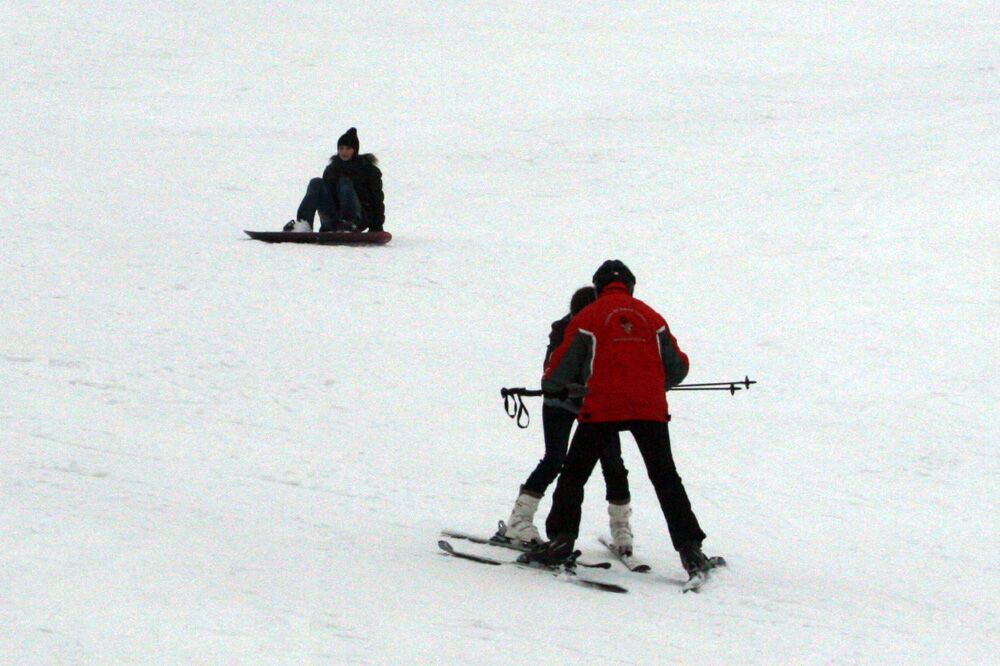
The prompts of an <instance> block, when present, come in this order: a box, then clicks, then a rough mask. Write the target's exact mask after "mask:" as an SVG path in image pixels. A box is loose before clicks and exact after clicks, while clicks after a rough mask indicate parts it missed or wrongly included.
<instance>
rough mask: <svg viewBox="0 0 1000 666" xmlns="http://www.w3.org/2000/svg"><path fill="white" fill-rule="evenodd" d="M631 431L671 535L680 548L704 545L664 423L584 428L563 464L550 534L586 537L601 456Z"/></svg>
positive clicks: (579, 429) (554, 496)
mask: <svg viewBox="0 0 1000 666" xmlns="http://www.w3.org/2000/svg"><path fill="white" fill-rule="evenodd" d="M623 430H627V431H629V432H631V433H632V436H633V437H635V442H636V444H638V446H639V452H640V453H641V454H642V460H643V462H645V464H646V473H647V474H648V475H649V480H650V481H652V482H653V489H654V490H655V491H656V497H657V499H658V500H659V502H660V508H661V509H662V510H663V517H664V518H666V520H667V529H669V530H670V540H671V541H672V542H673V545H674V549H675V550H680V548H681V546H683V545H684V544H685V543H687V542H689V541H696V542H698V543H701V541H702V540H703V539H704V538H705V533H704V532H702V531H701V526H700V525H699V524H698V518H697V517H695V515H694V511H692V509H691V502H690V501H689V500H688V496H687V492H686V491H685V490H684V483H683V482H682V481H681V477H680V475H678V474H677V468H676V467H674V457H673V454H672V453H671V452H670V432H669V430H668V429H667V424H666V423H661V422H659V421H611V422H607V423H581V424H580V425H579V426H578V427H577V429H576V434H575V435H574V436H573V442H572V443H571V444H570V446H569V453H567V454H566V460H565V462H563V468H562V473H561V474H560V475H559V481H558V483H556V490H555V492H554V493H553V494H552V511H550V512H549V517H548V519H547V520H546V521H545V531H546V533H547V534H548V536H549V538H550V539H553V538H555V537H556V535H558V534H568V535H570V536H572V537H573V538H574V539H576V538H577V537H578V536H579V534H580V509H581V507H582V506H583V487H584V485H586V483H587V479H588V478H590V473H591V472H593V471H594V465H596V464H597V460H598V458H600V456H601V453H603V452H604V450H605V449H606V448H607V447H608V446H609V445H610V443H611V442H612V441H613V440H614V439H615V438H617V437H618V433H619V432H621V431H623Z"/></svg>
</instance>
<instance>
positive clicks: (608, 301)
mask: <svg viewBox="0 0 1000 666" xmlns="http://www.w3.org/2000/svg"><path fill="white" fill-rule="evenodd" d="M593 282H594V288H595V289H596V291H597V300H596V301H595V302H594V303H593V304H592V305H590V306H588V307H587V308H585V309H584V310H583V311H582V312H580V314H579V315H577V316H576V317H575V318H574V319H573V320H572V321H571V322H570V323H569V326H568V327H567V330H566V335H565V338H564V339H563V341H562V344H560V346H559V348H558V349H557V350H556V351H555V353H554V354H553V355H552V358H551V359H550V361H549V365H548V367H547V368H546V370H545V375H544V377H543V379H542V388H543V389H544V390H545V391H546V392H547V393H559V392H562V391H567V390H568V389H569V388H570V387H571V386H572V385H573V384H582V385H584V387H585V388H584V389H583V390H582V391H581V392H582V393H584V397H583V404H582V406H581V408H580V414H579V417H578V419H579V421H580V424H579V425H578V426H577V429H576V434H575V435H574V436H573V441H572V443H571V444H570V448H569V452H568V453H567V455H566V460H565V462H564V463H563V469H562V473H561V474H560V475H559V481H558V482H557V484H556V489H555V492H554V493H553V497H552V510H551V512H550V513H549V516H548V520H546V523H545V529H546V532H547V534H548V537H549V538H550V539H551V540H550V541H548V542H547V543H545V544H544V545H542V546H541V547H539V548H538V549H536V550H535V551H534V552H533V553H531V554H530V555H531V557H532V558H533V559H535V560H537V561H539V562H543V563H546V564H553V563H558V562H560V561H563V560H564V559H565V558H566V557H567V556H569V555H570V554H571V553H572V552H573V546H574V542H575V541H576V538H577V536H578V534H579V528H580V508H581V505H582V504H583V487H584V484H585V483H586V481H587V478H588V477H589V476H590V473H591V472H592V471H593V469H594V465H595V464H596V463H597V459H598V458H599V457H600V454H601V452H602V451H604V449H605V448H607V447H608V446H609V445H610V443H611V442H612V441H613V438H614V436H615V434H616V433H618V432H620V431H622V430H628V431H629V432H631V433H632V435H633V437H635V440H636V444H638V446H639V451H640V453H641V454H642V458H643V462H645V464H646V471H647V473H648V474H649V478H650V480H651V481H652V483H653V488H654V489H655V491H656V496H657V499H658V500H659V503H660V508H661V509H662V511H663V515H664V517H665V518H666V521H667V527H668V529H669V531H670V539H671V541H672V542H673V546H674V548H675V550H677V552H678V554H679V555H680V559H681V564H682V565H683V567H684V569H685V570H686V571H687V572H688V573H689V574H691V575H692V576H693V575H694V574H695V573H698V572H701V571H704V570H707V568H708V567H709V566H710V564H709V562H708V558H706V557H705V555H704V553H703V552H702V550H701V544H702V541H703V540H704V538H705V533H704V532H703V531H702V529H701V526H700V525H699V524H698V519H697V517H695V514H694V511H693V510H692V509H691V502H690V501H689V500H688V496H687V492H686V491H685V490H684V484H683V483H682V481H681V477H680V476H679V475H678V474H677V469H676V468H675V466H674V460H673V456H672V454H671V452H670V434H669V432H668V430H667V421H669V418H670V417H669V415H668V408H667V400H666V394H665V390H666V389H667V388H669V387H671V386H674V385H676V384H678V383H680V382H681V381H682V380H683V379H684V377H686V376H687V373H688V367H689V366H688V358H687V355H685V354H684V352H682V351H681V350H680V347H678V345H677V340H676V338H674V336H673V335H672V334H671V333H670V328H669V327H668V326H667V322H666V321H665V320H664V319H663V317H662V316H660V314H659V313H657V312H656V311H655V310H653V309H652V308H651V307H649V306H648V305H646V304H645V303H643V302H642V301H640V300H639V299H637V298H635V297H633V296H632V292H633V290H634V288H635V276H634V275H633V274H632V271H630V270H629V268H628V267H627V266H626V265H625V264H624V263H622V262H621V261H618V260H617V259H614V260H608V261H605V262H604V263H603V264H601V266H600V268H598V269H597V272H596V273H594V277H593Z"/></svg>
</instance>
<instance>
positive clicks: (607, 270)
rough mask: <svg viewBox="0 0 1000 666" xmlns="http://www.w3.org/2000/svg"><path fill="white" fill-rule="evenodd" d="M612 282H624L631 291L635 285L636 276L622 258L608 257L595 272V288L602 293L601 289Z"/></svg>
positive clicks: (598, 292)
mask: <svg viewBox="0 0 1000 666" xmlns="http://www.w3.org/2000/svg"><path fill="white" fill-rule="evenodd" d="M612 282H623V283H625V286H626V287H628V288H629V291H631V290H632V288H633V287H634V286H635V276H634V275H632V271H630V270H629V269H628V266H626V265H625V264H624V263H622V262H621V261H620V260H618V259H608V260H607V261H605V262H604V263H603V264H601V267H600V268H598V269H597V272H596V273H594V289H596V290H597V294H598V295H600V294H601V291H602V290H603V289H604V288H605V287H607V286H608V285H609V284H611V283H612Z"/></svg>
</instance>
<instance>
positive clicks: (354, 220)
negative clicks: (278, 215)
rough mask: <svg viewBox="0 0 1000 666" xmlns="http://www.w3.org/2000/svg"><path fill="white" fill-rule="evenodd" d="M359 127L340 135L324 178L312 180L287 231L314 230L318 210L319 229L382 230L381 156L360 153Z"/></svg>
mask: <svg viewBox="0 0 1000 666" xmlns="http://www.w3.org/2000/svg"><path fill="white" fill-rule="evenodd" d="M359 149H360V143H359V141H358V130H357V129H355V128H353V127H352V128H351V129H349V130H347V132H345V133H344V135H343V136H341V137H340V138H339V139H337V154H336V155H333V156H332V157H330V164H329V165H327V167H326V170H325V171H323V177H322V178H313V179H312V180H310V181H309V186H308V187H307V188H306V194H305V196H304V197H303V198H302V203H301V204H299V210H298V213H297V214H296V216H295V219H294V220H289V222H288V224H286V225H285V229H284V230H285V231H312V228H313V218H314V217H315V216H316V213H317V212H318V213H319V221H320V227H319V230H320V231H365V230H368V231H373V232H374V231H382V224H383V223H384V222H385V196H384V194H383V193H382V172H381V171H380V170H379V168H378V159H377V158H376V157H375V155H373V154H371V153H366V154H364V155H359V154H358V150H359Z"/></svg>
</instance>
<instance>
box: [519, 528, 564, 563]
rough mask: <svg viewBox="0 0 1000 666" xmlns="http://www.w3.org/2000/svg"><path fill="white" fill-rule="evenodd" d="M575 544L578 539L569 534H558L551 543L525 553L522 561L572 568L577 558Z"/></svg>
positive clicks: (548, 542)
mask: <svg viewBox="0 0 1000 666" xmlns="http://www.w3.org/2000/svg"><path fill="white" fill-rule="evenodd" d="M575 542H576V539H575V538H573V537H572V536H571V535H569V534H557V535H556V537H555V538H554V539H552V540H551V541H547V542H545V543H543V544H540V545H539V546H537V547H536V548H534V549H532V550H529V551H527V552H526V553H524V554H523V555H522V556H521V558H520V561H523V562H529V563H530V562H536V563H538V564H541V565H543V566H546V567H558V566H560V565H563V564H566V565H569V566H570V567H572V566H573V564H574V563H575V562H576V556H577V553H576V552H575V551H574V550H573V545H574V543H575Z"/></svg>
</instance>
